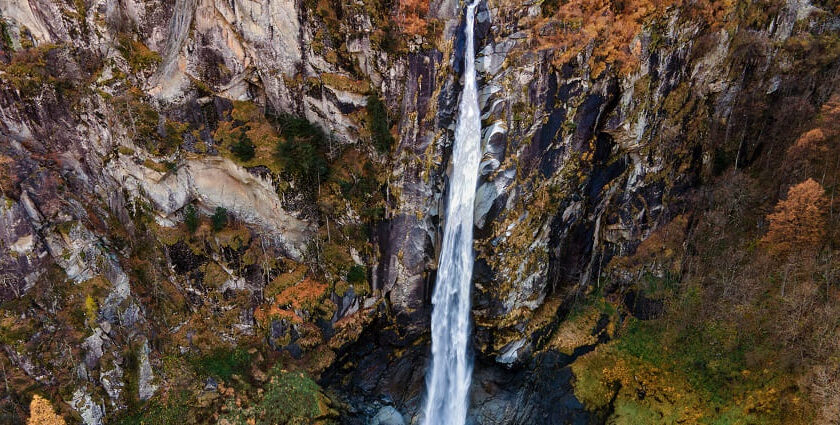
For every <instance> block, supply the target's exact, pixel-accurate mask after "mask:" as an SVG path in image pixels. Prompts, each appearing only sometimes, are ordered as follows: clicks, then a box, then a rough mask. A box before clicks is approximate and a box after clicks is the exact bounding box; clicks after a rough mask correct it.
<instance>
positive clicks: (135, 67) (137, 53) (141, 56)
mask: <svg viewBox="0 0 840 425" xmlns="http://www.w3.org/2000/svg"><path fill="white" fill-rule="evenodd" d="M117 41H118V44H117V50H119V52H120V53H121V54H122V55H123V57H124V58H125V60H126V61H127V62H128V65H129V66H131V70H132V71H133V72H138V71H142V70H145V69H147V68H150V67H152V66H154V65H157V64H158V63H160V60H161V59H160V55H159V54H158V53H157V52H153V51H151V50H150V49H149V48H148V47H146V45H145V44H143V43H141V42H139V41H137V40H134V38H132V37H131V35H129V34H126V33H121V34H119V35H117Z"/></svg>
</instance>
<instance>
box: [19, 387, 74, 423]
mask: <svg viewBox="0 0 840 425" xmlns="http://www.w3.org/2000/svg"><path fill="white" fill-rule="evenodd" d="M65 423H66V422H64V418H62V417H61V416H58V415H57V414H56V413H55V410H53V407H52V405H51V404H50V402H49V401H47V399H45V398H43V397H41V396H39V395H37V394H35V396H33V397H32V402H30V403H29V420H28V421H26V425H64V424H65Z"/></svg>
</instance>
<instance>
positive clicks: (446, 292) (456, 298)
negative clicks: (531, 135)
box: [423, 1, 481, 425]
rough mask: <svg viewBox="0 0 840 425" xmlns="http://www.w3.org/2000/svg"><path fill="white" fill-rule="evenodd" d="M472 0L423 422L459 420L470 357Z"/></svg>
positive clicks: (476, 152)
mask: <svg viewBox="0 0 840 425" xmlns="http://www.w3.org/2000/svg"><path fill="white" fill-rule="evenodd" d="M477 5H478V1H475V2H474V3H473V4H470V5H469V6H467V11H466V28H465V29H464V31H465V35H466V39H467V42H466V46H465V53H464V57H465V60H464V61H465V67H464V91H463V93H462V94H461V103H460V104H459V105H458V108H459V112H458V123H457V127H456V128H455V142H454V147H453V152H452V175H451V176H450V179H449V194H448V197H447V201H448V202H447V205H448V206H447V210H446V221H445V222H444V226H445V227H444V233H443V246H442V248H441V252H440V261H439V267H438V273H437V281H436V282H435V291H434V294H433V296H432V304H433V310H432V365H431V371H430V372H429V374H428V376H427V379H426V386H427V389H426V406H425V409H424V420H423V423H424V424H425V425H463V424H464V423H465V422H466V419H467V395H468V390H469V387H470V379H471V377H472V361H471V359H470V358H469V357H468V353H467V351H468V350H467V348H468V344H469V337H470V282H471V281H472V271H473V212H474V208H473V203H474V201H475V190H476V184H477V182H478V164H479V159H480V156H481V119H480V116H479V109H478V94H477V87H476V86H477V84H476V80H475V47H474V40H473V26H474V22H475V8H476V6H477Z"/></svg>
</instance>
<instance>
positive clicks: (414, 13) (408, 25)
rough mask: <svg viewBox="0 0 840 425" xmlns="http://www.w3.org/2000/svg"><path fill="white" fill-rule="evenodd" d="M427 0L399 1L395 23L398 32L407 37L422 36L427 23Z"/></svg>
mask: <svg viewBox="0 0 840 425" xmlns="http://www.w3.org/2000/svg"><path fill="white" fill-rule="evenodd" d="M427 13H429V0H399V4H398V6H397V17H396V21H397V23H398V24H399V28H400V31H402V33H403V34H408V35H423V34H425V33H426V28H427V26H428V23H427V22H426V19H425V17H426V14H427Z"/></svg>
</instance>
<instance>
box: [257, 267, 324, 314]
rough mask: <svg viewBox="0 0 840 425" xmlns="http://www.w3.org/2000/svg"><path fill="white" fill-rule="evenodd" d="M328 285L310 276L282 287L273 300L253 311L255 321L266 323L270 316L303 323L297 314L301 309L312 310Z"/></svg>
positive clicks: (321, 298)
mask: <svg viewBox="0 0 840 425" xmlns="http://www.w3.org/2000/svg"><path fill="white" fill-rule="evenodd" d="M328 289H329V285H327V284H326V283H322V282H319V281H317V280H315V279H312V278H311V277H306V278H304V279H303V280H302V281H300V282H297V283H295V284H293V285H291V286H288V287H286V288H285V289H283V290H282V291H281V292H280V293H279V294H277V295H276V296H275V297H274V300H273V302H271V303H270V304H268V305H265V306H260V307H258V308H257V309H256V310H255V311H254V318H255V319H256V320H257V322H260V323H266V322H268V321H269V320H270V319H271V318H280V319H287V320H289V321H290V322H292V323H303V319H301V317H300V316H298V313H300V312H301V311H302V310H313V309H314V308H316V307H317V306H318V304H319V303H320V302H321V300H323V299H324V297H325V296H326V295H327V290H328Z"/></svg>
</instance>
